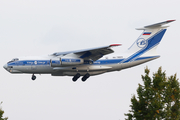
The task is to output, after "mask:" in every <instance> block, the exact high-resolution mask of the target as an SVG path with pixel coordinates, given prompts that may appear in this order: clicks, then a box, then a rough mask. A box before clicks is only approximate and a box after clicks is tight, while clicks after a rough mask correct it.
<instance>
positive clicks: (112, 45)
mask: <svg viewBox="0 0 180 120" xmlns="http://www.w3.org/2000/svg"><path fill="white" fill-rule="evenodd" d="M120 45H122V44H111V45H110V46H109V47H114V46H120Z"/></svg>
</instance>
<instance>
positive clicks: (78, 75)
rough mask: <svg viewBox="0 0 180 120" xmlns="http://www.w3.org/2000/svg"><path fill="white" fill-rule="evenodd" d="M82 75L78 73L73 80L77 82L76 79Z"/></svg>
mask: <svg viewBox="0 0 180 120" xmlns="http://www.w3.org/2000/svg"><path fill="white" fill-rule="evenodd" d="M80 76H81V75H80V74H79V73H77V74H76V75H75V76H74V77H73V78H72V80H73V81H74V82H76V80H77V79H78V78H79V77H80Z"/></svg>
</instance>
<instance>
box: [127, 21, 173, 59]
mask: <svg viewBox="0 0 180 120" xmlns="http://www.w3.org/2000/svg"><path fill="white" fill-rule="evenodd" d="M173 21H175V20H168V21H165V22H160V23H156V24H152V25H148V26H145V27H143V28H138V29H137V30H144V31H143V33H142V34H141V35H140V36H139V38H138V39H137V40H136V41H135V42H134V43H133V44H132V46H131V47H130V48H129V49H128V51H127V52H128V53H129V54H131V56H130V57H129V58H128V61H132V60H134V59H136V58H137V57H139V56H142V55H143V56H156V55H157V53H156V48H157V46H158V44H159V43H160V41H161V39H162V37H163V36H164V33H165V32H166V28H167V27H168V26H162V25H165V24H167V23H170V22H173Z"/></svg>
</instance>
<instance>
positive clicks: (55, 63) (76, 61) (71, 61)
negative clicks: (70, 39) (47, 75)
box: [51, 58, 84, 67]
mask: <svg viewBox="0 0 180 120" xmlns="http://www.w3.org/2000/svg"><path fill="white" fill-rule="evenodd" d="M83 63H84V60H83V59H81V58H53V59H51V67H61V66H70V65H80V64H83Z"/></svg>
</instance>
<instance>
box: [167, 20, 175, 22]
mask: <svg viewBox="0 0 180 120" xmlns="http://www.w3.org/2000/svg"><path fill="white" fill-rule="evenodd" d="M173 21H176V20H167V21H166V22H173Z"/></svg>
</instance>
